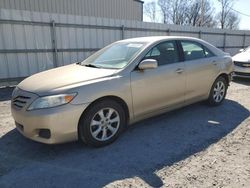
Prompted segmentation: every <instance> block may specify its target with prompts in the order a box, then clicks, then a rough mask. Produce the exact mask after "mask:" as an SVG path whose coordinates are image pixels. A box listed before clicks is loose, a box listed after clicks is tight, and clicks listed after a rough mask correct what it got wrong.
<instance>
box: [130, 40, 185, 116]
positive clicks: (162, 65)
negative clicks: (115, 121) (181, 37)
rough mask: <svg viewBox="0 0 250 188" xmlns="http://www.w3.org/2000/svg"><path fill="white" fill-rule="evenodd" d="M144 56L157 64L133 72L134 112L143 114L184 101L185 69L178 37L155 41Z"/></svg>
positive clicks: (136, 114) (138, 114)
mask: <svg viewBox="0 0 250 188" xmlns="http://www.w3.org/2000/svg"><path fill="white" fill-rule="evenodd" d="M144 59H155V60H157V62H158V67H157V68H155V69H148V70H143V71H142V70H138V69H135V70H134V71H132V72H131V89H132V98H133V109H134V115H135V116H140V115H144V114H147V113H151V112H154V111H157V110H161V109H163V108H166V107H169V106H171V105H175V104H178V103H183V102H184V97H185V87H186V86H185V77H186V73H185V65H184V63H183V62H181V60H180V56H179V51H178V47H177V43H176V41H165V42H162V43H160V44H158V45H156V46H155V47H153V48H152V49H151V50H150V51H149V52H148V53H147V55H146V56H145V57H144V58H143V59H142V60H144Z"/></svg>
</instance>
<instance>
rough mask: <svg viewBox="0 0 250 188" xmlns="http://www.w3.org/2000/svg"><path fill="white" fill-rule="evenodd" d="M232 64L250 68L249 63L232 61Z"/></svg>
mask: <svg viewBox="0 0 250 188" xmlns="http://www.w3.org/2000/svg"><path fill="white" fill-rule="evenodd" d="M234 64H235V65H236V66H238V67H249V68H250V63H246V62H240V61H234Z"/></svg>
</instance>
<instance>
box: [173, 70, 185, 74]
mask: <svg viewBox="0 0 250 188" xmlns="http://www.w3.org/2000/svg"><path fill="white" fill-rule="evenodd" d="M183 71H184V70H183V69H177V70H176V71H175V72H176V73H178V74H181V73H182V72H183Z"/></svg>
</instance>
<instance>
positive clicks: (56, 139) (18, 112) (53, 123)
mask: <svg viewBox="0 0 250 188" xmlns="http://www.w3.org/2000/svg"><path fill="white" fill-rule="evenodd" d="M87 106H88V104H81V105H73V104H66V105H62V106H58V107H54V108H48V109H39V110H33V111H26V108H22V109H18V108H16V106H15V105H14V104H13V103H12V104H11V113H12V116H13V118H14V120H15V122H16V128H17V130H18V131H19V132H20V133H21V134H22V135H24V136H25V137H27V138H29V139H32V140H35V141H38V142H42V143H46V144H58V143H64V142H70V141H74V140H77V139H78V133H77V132H78V122H79V119H80V117H81V114H82V113H83V111H84V110H85V109H86V108H87ZM44 130H46V131H47V132H49V135H45V136H44V134H41V132H42V131H44Z"/></svg>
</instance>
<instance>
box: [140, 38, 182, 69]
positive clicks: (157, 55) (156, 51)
mask: <svg viewBox="0 0 250 188" xmlns="http://www.w3.org/2000/svg"><path fill="white" fill-rule="evenodd" d="M144 59H155V60H157V62H158V65H159V66H161V65H167V64H171V63H176V62H179V54H178V51H177V46H176V43H175V41H167V42H162V43H160V44H158V45H157V46H155V47H153V48H152V49H151V50H150V51H149V52H148V53H147V55H146V56H145V57H144Z"/></svg>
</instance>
